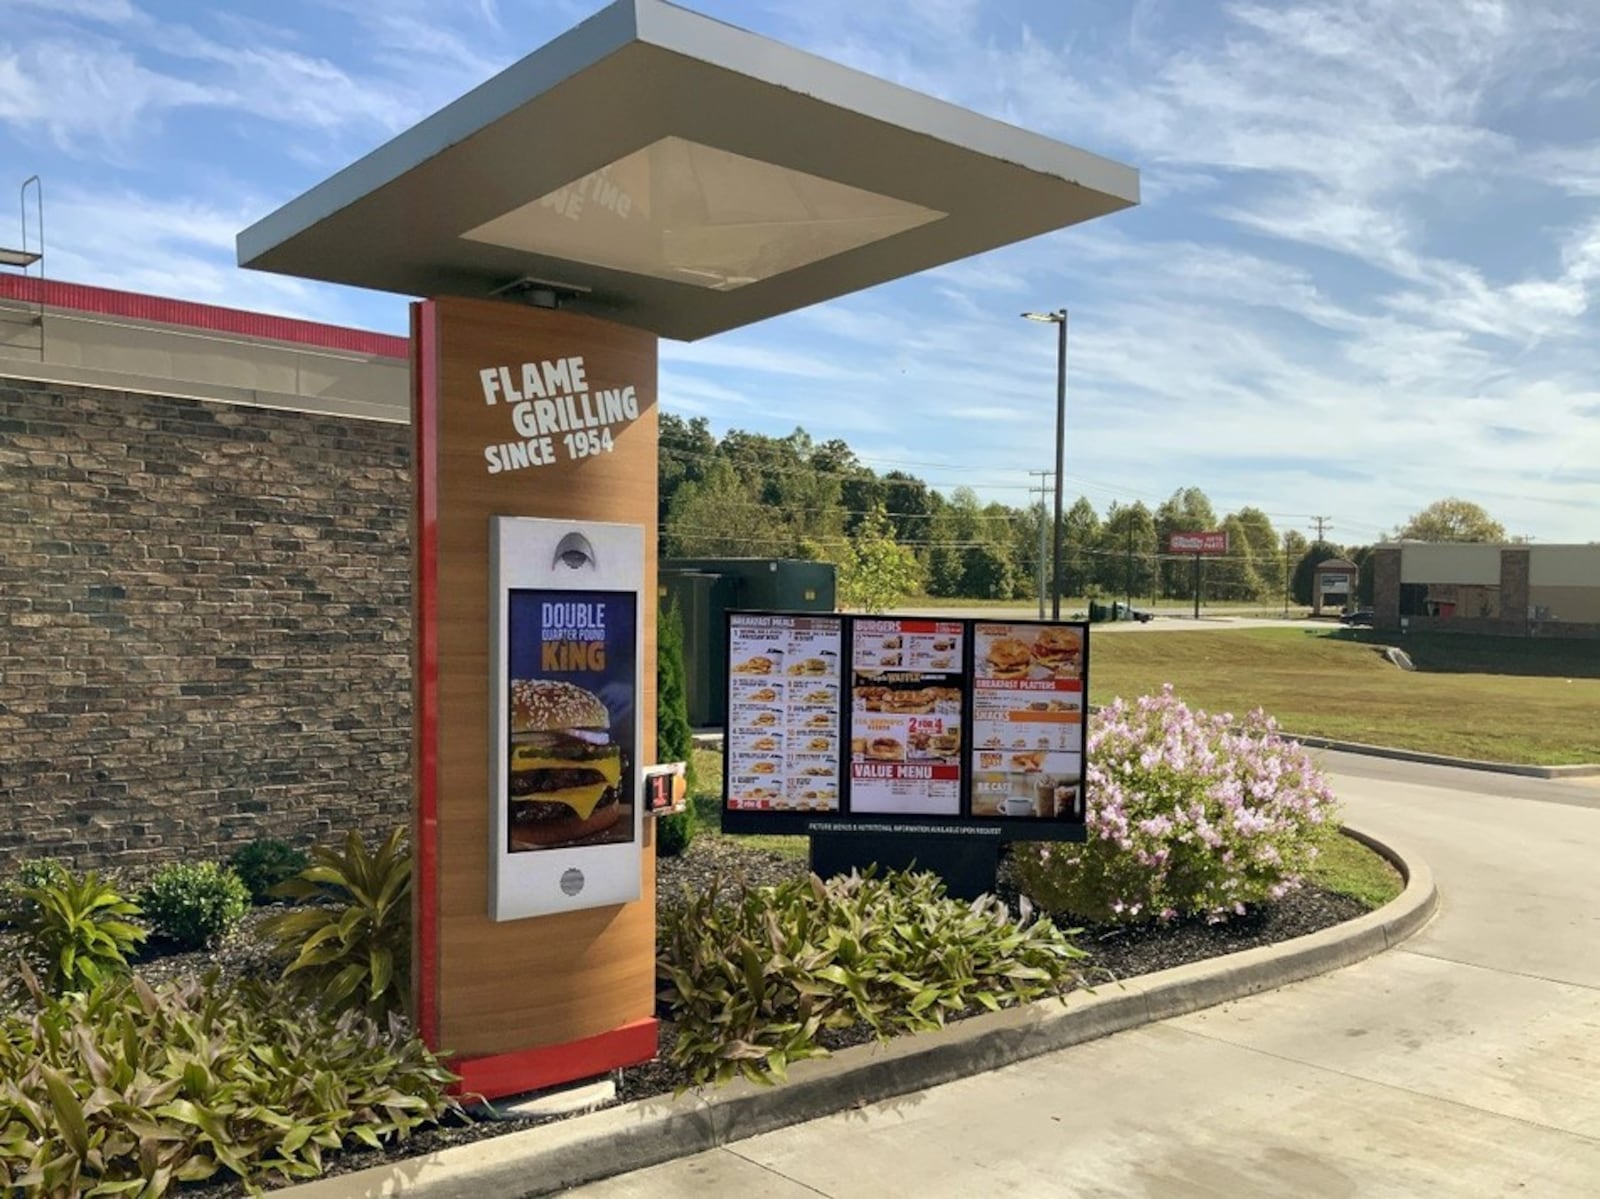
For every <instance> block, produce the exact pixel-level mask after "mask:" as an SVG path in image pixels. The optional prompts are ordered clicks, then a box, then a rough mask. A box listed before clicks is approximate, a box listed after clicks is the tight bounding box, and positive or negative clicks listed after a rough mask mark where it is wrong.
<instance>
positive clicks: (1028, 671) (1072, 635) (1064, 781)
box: [971, 621, 1088, 823]
mask: <svg viewBox="0 0 1600 1199" xmlns="http://www.w3.org/2000/svg"><path fill="white" fill-rule="evenodd" d="M1087 659H1088V627H1087V626H1086V625H1073V624H1040V623H1033V622H1007V623H991V622H983V621H979V622H976V623H975V624H974V625H973V666H972V743H971V744H972V749H971V755H972V759H971V760H972V805H971V814H972V815H973V816H975V817H999V818H1003V819H1007V820H1056V821H1066V822H1069V823H1082V821H1083V818H1084V795H1083V760H1084V744H1085V729H1086V726H1085V724H1084V704H1085V698H1086V695H1085V688H1084V681H1085V677H1086V666H1087Z"/></svg>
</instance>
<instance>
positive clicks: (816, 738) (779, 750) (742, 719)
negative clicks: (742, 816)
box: [726, 614, 844, 813]
mask: <svg viewBox="0 0 1600 1199" xmlns="http://www.w3.org/2000/svg"><path fill="white" fill-rule="evenodd" d="M843 637H844V621H843V620H842V619H841V618H839V617H837V616H780V615H765V614H735V615H733V616H730V617H729V631H728V733H727V743H726V749H727V756H728V763H727V773H728V788H727V807H728V808H729V809H732V810H748V811H771V812H813V813H824V812H837V811H838V810H839V776H840V774H841V761H842V754H841V752H840V732H839V726H840V716H839V712H840V699H841V683H840V680H841V678H842V674H843V671H842V663H841V648H842V642H843Z"/></svg>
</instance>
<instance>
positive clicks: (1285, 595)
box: [1283, 533, 1289, 620]
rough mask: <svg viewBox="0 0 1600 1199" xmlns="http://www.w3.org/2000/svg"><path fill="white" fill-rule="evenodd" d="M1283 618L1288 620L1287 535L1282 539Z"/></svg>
mask: <svg viewBox="0 0 1600 1199" xmlns="http://www.w3.org/2000/svg"><path fill="white" fill-rule="evenodd" d="M1283 618H1284V619H1285V620H1288V619H1289V535H1288V534H1287V533H1285V534H1284V537H1283Z"/></svg>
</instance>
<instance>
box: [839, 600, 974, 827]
mask: <svg viewBox="0 0 1600 1199" xmlns="http://www.w3.org/2000/svg"><path fill="white" fill-rule="evenodd" d="M963 627H964V626H963V625H962V623H961V622H960V621H937V620H873V619H865V618H860V619H857V620H856V621H855V623H854V626H853V630H854V631H853V633H852V637H851V647H850V668H851V669H850V684H851V695H850V810H851V811H852V812H871V813H894V814H899V815H910V816H958V815H960V813H961V704H962V698H963V695H964V691H965V685H964V681H963V675H962V650H963V644H962V642H963Z"/></svg>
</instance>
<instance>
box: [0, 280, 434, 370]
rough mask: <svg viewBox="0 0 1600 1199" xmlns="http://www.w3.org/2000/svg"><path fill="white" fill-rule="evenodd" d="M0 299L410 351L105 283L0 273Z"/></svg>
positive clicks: (402, 353) (397, 354) (382, 336)
mask: <svg viewBox="0 0 1600 1199" xmlns="http://www.w3.org/2000/svg"><path fill="white" fill-rule="evenodd" d="M0 300H16V301H20V302H22V303H25V304H39V303H43V304H44V305H45V306H46V307H48V308H65V309H69V310H71V311H73V312H91V313H94V314H95V315H97V316H120V317H126V318H128V319H130V320H137V321H154V322H156V323H158V324H163V325H181V326H183V327H185V328H189V329H206V330H209V331H210V332H213V333H233V334H236V335H238V336H241V337H260V338H265V339H267V340H269V341H287V342H293V343H295V344H297V345H303V346H319V347H321V348H323V349H327V350H347V351H349V352H351V353H355V354H373V355H376V356H378V357H382V358H408V357H409V356H410V353H411V342H410V340H409V339H408V338H405V337H394V336H391V335H390V334H387V333H373V332H371V331H369V330H366V329H349V328H345V327H344V326H342V325H323V324H319V323H317V322H316V321H301V320H295V319H294V318H292V317H286V316H269V315H268V314H266V313H264V312H246V311H244V310H243V309H239V308H219V307H216V306H215V305H212V304H196V303H192V302H191V301H188V300H168V299H164V298H162V297H161V296H144V295H139V294H137V293H136V292H130V291H113V290H111V289H110V288H105V287H88V286H86V285H84V284H82V283H63V282H60V281H58V280H55V279H39V278H36V277H33V276H29V275H11V274H0Z"/></svg>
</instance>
